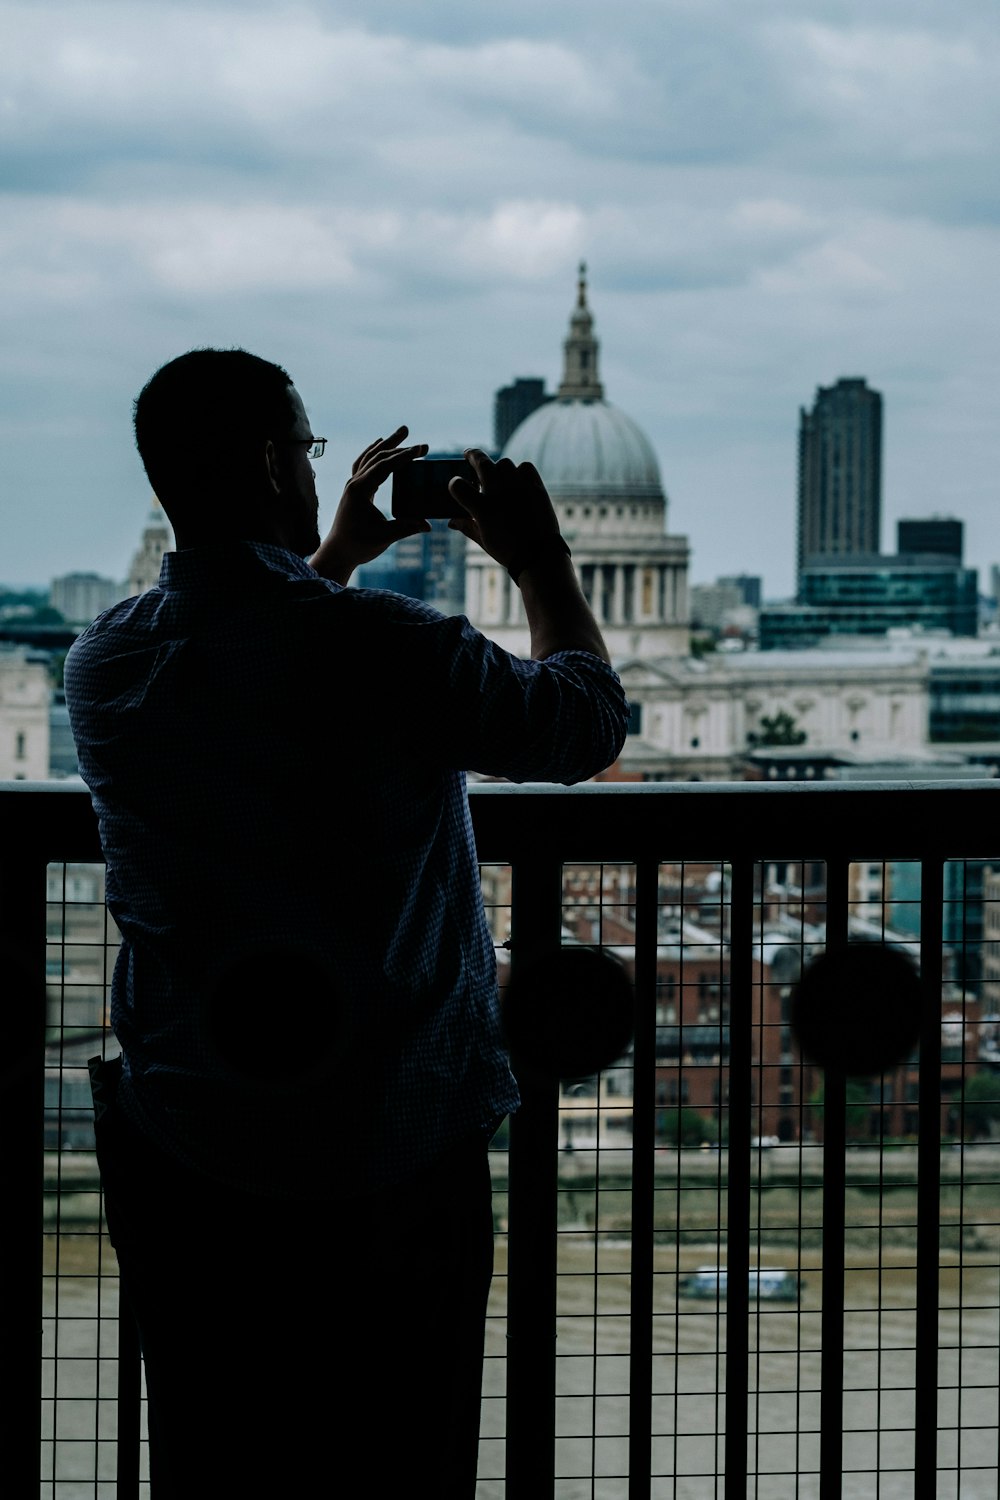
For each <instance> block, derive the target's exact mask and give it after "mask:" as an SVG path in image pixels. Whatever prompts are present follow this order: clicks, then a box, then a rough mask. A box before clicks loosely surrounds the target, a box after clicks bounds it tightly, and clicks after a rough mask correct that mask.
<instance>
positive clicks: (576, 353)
mask: <svg viewBox="0 0 1000 1500" xmlns="http://www.w3.org/2000/svg"><path fill="white" fill-rule="evenodd" d="M599 348H600V345H599V344H598V342H597V339H596V338H595V337H594V319H593V316H592V315H591V311H590V308H589V307H588V306H587V266H586V263H585V262H583V261H581V263H580V279H579V281H578V282H577V295H576V307H575V308H574V309H573V313H572V315H571V317H570V320H569V335H568V337H567V338H566V339H565V340H564V342H563V356H564V358H563V378H562V384H561V385H560V386H559V389H558V391H557V392H556V399H557V400H559V401H572V400H576V401H600V400H601V399H602V398H603V396H604V387H603V386H602V385H601V382H600V380H599V379H598V375H597V354H598V350H599Z"/></svg>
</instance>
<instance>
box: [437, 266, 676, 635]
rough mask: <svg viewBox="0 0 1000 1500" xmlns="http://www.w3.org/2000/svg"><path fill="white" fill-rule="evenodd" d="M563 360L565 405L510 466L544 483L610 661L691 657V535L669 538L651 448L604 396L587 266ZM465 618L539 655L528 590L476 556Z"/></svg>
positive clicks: (524, 430) (550, 408)
mask: <svg viewBox="0 0 1000 1500" xmlns="http://www.w3.org/2000/svg"><path fill="white" fill-rule="evenodd" d="M563 351H564V361H563V378H562V381H561V383H560V385H559V389H558V391H557V392H556V395H555V399H554V400H551V401H547V402H546V403H545V404H544V405H542V406H540V407H539V408H538V409H537V410H536V411H534V412H532V414H531V415H530V416H529V417H527V418H526V420H525V421H523V422H522V423H521V424H520V425H519V426H518V427H517V428H516V429H515V430H514V432H513V433H512V434H511V436H510V438H509V440H508V442H507V444H506V447H505V448H504V450H503V453H504V457H506V458H509V459H511V460H512V461H513V462H514V463H516V464H520V463H525V462H530V463H533V464H534V465H535V468H536V469H537V470H538V472H539V473H540V474H541V476H542V479H543V481H544V483H545V486H546V489H547V490H548V492H549V494H550V495H551V496H552V500H553V503H554V505H555V508H556V511H557V513H558V516H559V525H560V528H561V530H562V533H563V535H564V536H565V538H566V540H567V541H568V542H569V544H570V546H571V548H572V549H573V562H574V564H575V567H576V570H577V574H578V575H579V578H580V582H581V585H582V587H583V591H584V593H585V594H586V596H587V598H588V600H589V601H590V604H591V606H592V608H593V610H594V614H595V615H596V617H597V619H598V621H599V623H600V625H601V629H602V631H603V633H604V638H605V640H606V641H607V645H608V650H609V652H610V653H611V656H612V658H613V659H621V658H623V657H640V658H645V657H664V656H666V657H680V656H684V655H685V654H686V652H687V650H688V645H689V606H688V558H689V549H688V543H687V538H686V537H682V536H669V535H667V534H666V523H667V497H666V495H665V494H664V491H663V486H662V483H661V480H660V470H659V465H658V463H657V460H656V454H655V453H654V452H653V448H652V445H651V443H650V441H649V439H648V438H647V437H646V435H645V433H644V432H643V431H642V429H641V428H640V427H638V426H637V424H636V423H635V422H633V420H632V418H631V417H629V416H626V414H625V413H624V412H623V411H620V410H619V409H618V408H617V407H615V406H612V405H611V404H610V403H609V402H607V401H606V400H605V399H604V387H603V385H602V384H601V380H600V376H599V371H598V352H599V345H598V341H597V338H596V337H595V334H594V321H593V317H592V314H591V312H590V309H589V307H588V305H587V284H586V278H585V268H584V267H582V266H581V268H580V279H579V285H578V290H577V303H576V307H575V308H574V310H573V313H572V316H571V318H570V325H569V334H568V336H567V338H566V340H565V342H564V345H563ZM465 611H466V614H467V615H468V617H469V619H470V620H471V621H472V623H473V624H474V625H476V626H477V627H478V628H479V629H480V630H482V631H483V632H484V634H486V635H488V636H489V637H490V638H491V639H492V640H495V641H496V642H497V643H498V644H499V645H501V646H503V647H505V648H506V649H507V650H508V651H512V652H514V653H515V654H516V655H521V656H527V655H528V654H529V651H530V645H529V633H528V625H527V620H526V618H525V614H524V608H523V605H522V602H521V594H520V591H519V589H517V588H516V587H515V585H514V584H512V583H511V581H510V579H509V577H508V576H507V572H506V570H505V569H504V568H502V567H500V566H499V564H497V563H496V562H494V561H493V559H492V558H490V557H488V556H487V555H486V554H485V553H484V552H481V551H480V550H479V549H478V548H473V547H470V548H469V549H468V551H467V554H466V573H465Z"/></svg>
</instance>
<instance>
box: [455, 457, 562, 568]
mask: <svg viewBox="0 0 1000 1500" xmlns="http://www.w3.org/2000/svg"><path fill="white" fill-rule="evenodd" d="M465 456H466V458H467V459H468V462H469V465H470V467H471V469H472V471H473V473H474V474H475V476H476V478H477V479H478V481H479V485H478V487H477V486H476V485H474V484H472V483H471V482H470V481H469V480H467V479H453V480H452V481H451V483H450V485H449V486H448V488H449V490H450V492H451V494H452V496H453V498H454V499H456V500H457V501H458V503H459V504H460V505H461V506H462V507H463V509H465V510H466V511H467V512H468V515H467V516H460V517H458V518H457V519H456V520H453V521H449V523H448V524H449V526H451V527H452V528H453V529H454V530H455V531H461V532H463V533H464V535H465V536H467V537H469V538H470V540H471V541H473V542H477V543H478V544H479V546H480V547H482V549H483V551H484V552H488V553H489V555H490V557H492V558H493V559H494V560H495V561H496V562H498V563H500V565H501V567H504V568H509V567H510V566H511V565H512V564H513V565H514V566H523V565H524V564H525V563H526V562H528V561H529V560H530V559H531V557H532V555H533V554H534V553H535V552H536V551H537V552H538V553H543V552H547V551H550V550H551V551H555V550H558V549H556V548H553V546H552V544H553V543H554V542H555V541H556V539H557V538H558V537H559V521H558V518H557V516H556V513H555V509H554V507H553V504H552V501H551V500H550V499H549V496H548V491H547V490H546V488H545V486H544V484H543V483H542V481H541V477H540V476H539V473H538V470H537V469H536V468H535V466H534V464H528V463H525V464H518V465H517V467H516V468H515V467H514V465H513V463H512V462H511V460H510V459H509V458H501V459H500V460H499V461H498V462H497V463H494V462H493V460H492V459H491V458H489V457H488V456H487V455H486V454H485V453H483V452H482V451H481V450H480V449H479V448H469V449H467V450H466V454H465Z"/></svg>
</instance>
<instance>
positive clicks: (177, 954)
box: [66, 349, 626, 1500]
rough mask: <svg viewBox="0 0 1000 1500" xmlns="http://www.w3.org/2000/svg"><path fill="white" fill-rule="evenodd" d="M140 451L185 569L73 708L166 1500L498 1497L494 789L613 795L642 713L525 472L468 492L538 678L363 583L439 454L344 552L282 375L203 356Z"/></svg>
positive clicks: (369, 490) (464, 526) (104, 1125)
mask: <svg viewBox="0 0 1000 1500" xmlns="http://www.w3.org/2000/svg"><path fill="white" fill-rule="evenodd" d="M135 429H136V440H137V444H138V447H139V452H140V455H141V457H142V460H143V463H144V464H145V467H146V471H147V473H148V475H149V478H150V482H151V484H152V486H153V489H154V490H155V492H156V494H157V495H158V497H159V499H160V501H161V503H162V505H163V507H164V509H165V510H166V512H167V515H168V516H169V518H170V520H171V522H172V524H173V528H174V533H175V536H176V541H177V551H176V552H174V553H168V554H167V556H166V557H165V558H164V562H163V570H162V574H161V578H160V583H159V585H158V586H157V587H156V588H153V589H151V590H149V591H148V592H147V593H146V594H143V595H141V596H140V597H139V598H135V599H129V600H126V601H124V602H123V603H121V604H118V605H116V606H115V607H114V608H113V609H111V610H109V611H107V612H106V613H105V614H104V615H102V616H101V617H100V618H99V619H98V620H97V621H95V623H94V624H93V625H92V626H91V627H90V629H89V630H87V631H86V632H85V633H84V634H83V635H82V636H81V637H80V639H79V641H78V642H77V643H76V645H75V646H74V648H73V650H72V651H71V653H70V656H69V658H68V660H67V663H66V696H67V702H68V704H69V708H70V714H71V719H72V724H73V731H74V734H75V737H76V741H77V748H78V752H79V757H80V767H81V770H82V772H83V775H84V777H85V778H86V780H87V782H88V784H89V786H90V788H91V792H92V795H93V800H94V806H95V808H96V811H97V814H98V818H99V821H100V828H101V837H102V842H103V847H104V853H105V857H106V859H107V866H108V873H107V892H108V905H109V908H110V910H111V912H112V914H113V916H114V918H115V920H116V922H117V923H118V926H119V928H120V929H121V933H122V948H121V953H120V957H119V960H118V963H117V966H116V969H115V975H114V982H113V989H112V1022H113V1025H114V1029H115V1032H116V1034H117V1036H118V1038H119V1041H120V1043H121V1047H122V1059H123V1061H122V1073H121V1079H120V1083H119V1085H118V1090H117V1096H116V1097H115V1100H114V1103H113V1105H112V1107H111V1108H110V1110H108V1112H107V1113H106V1114H104V1115H103V1117H102V1119H101V1121H100V1123H99V1125H98V1149H99V1155H100V1158H101V1169H102V1175H103V1179H104V1184H105V1192H106V1201H107V1212H108V1220H109V1225H110V1228H111V1233H112V1238H113V1240H114V1242H115V1246H116V1249H117V1252H118V1257H119V1263H120V1268H121V1275H122V1282H123V1286H124V1288H125V1291H126V1293H127V1295H128V1298H129V1300H130V1302H131V1304H132V1306H133V1308H134V1310H135V1314H136V1318H137V1322H138V1326H139V1331H140V1339H141V1342H142V1347H143V1354H144V1360H145V1369H146V1382H147V1390H148V1396H149V1430H150V1450H151V1471H152V1479H153V1495H154V1500H165V1497H169V1496H185V1497H190V1496H192V1495H199V1494H206V1495H208V1494H211V1495H213V1496H215V1495H222V1494H232V1495H234V1496H235V1495H240V1496H243V1495H267V1496H276V1495H303V1496H305V1495H313V1494H318V1493H321V1492H322V1493H327V1492H329V1493H336V1492H338V1490H339V1487H340V1485H341V1484H343V1486H344V1488H345V1492H350V1493H357V1492H360V1491H367V1492H368V1493H372V1494H385V1495H389V1494H396V1493H399V1494H403V1493H407V1492H419V1493H426V1494H434V1495H435V1496H451V1495H455V1496H459V1495H462V1496H471V1495H472V1494H473V1493H474V1490H475V1473H476V1448H477V1437H478V1420H479V1395H480V1382H481V1373H482V1350H483V1330H484V1316H485V1306H486V1296H487V1292H488V1288H489V1281H490V1275H491V1271H492V1216H491V1204H490V1184H489V1175H488V1168H487V1155H486V1152H487V1145H488V1142H489V1140H490V1137H491V1135H492V1134H493V1132H494V1131H495V1129H496V1127H497V1125H498V1123H499V1122H500V1120H501V1119H502V1118H503V1116H504V1115H505V1114H507V1113H508V1112H509V1111H510V1110H512V1109H514V1108H516V1106H517V1102H518V1099H517V1091H516V1087H515V1084H514V1081H513V1079H512V1077H511V1074H510V1071H509V1068H508V1064H507V1059H506V1055H505V1052H504V1049H503V1046H502V1043H501V1039H500V1035H499V1027H498V1015H497V996H496V970H495V961H494V952H493V945H492V940H491V938H490V935H489V932H488V930H487V926H486V922H485V917H484V912H483V906H482V899H481V894H480V890H479V883H478V870H477V865H476V855H475V849H474V846H473V842H472V836H471V830H470V823H469V815H468V805H467V800H466V794H465V778H464V772H465V771H466V770H475V771H479V772H485V773H489V774H492V775H496V776H502V777H507V778H510V779H511V780H515V781H520V780H538V779H546V780H558V781H564V782H573V781H576V780H579V779H582V778H585V777H588V776H591V775H594V774H596V773H597V772H599V771H600V770H602V769H603V768H604V767H605V766H607V765H608V764H609V763H610V762H611V761H613V760H614V758H615V756H616V755H617V754H618V751H619V749H620V747H621V743H622V741H623V738H624V734H625V725H626V706H625V703H624V698H623V695H622V691H621V686H620V684H619V682H618V679H617V678H616V676H615V674H614V673H613V671H612V670H611V668H610V666H609V665H608V660H607V653H606V651H605V648H604V643H603V641H602V639H601V635H600V632H599V630H598V628H597V626H596V624H595V623H594V619H593V616H592V615H591V613H590V610H589V609H588V607H587V605H586V603H585V601H584V599H583V596H582V594H581V592H580V589H579V586H578V584H577V581H576V577H575V574H574V572H573V568H572V564H571V563H570V560H569V557H568V549H567V548H566V546H565V543H564V542H563V541H562V538H561V537H560V535H559V528H558V523H557V521H556V517H555V513H554V511H553V508H552V506H551V503H550V501H549V499H548V496H547V495H546V493H545V491H544V488H543V487H542V484H541V482H540V480H539V478H538V476H537V474H536V473H535V471H534V470H533V469H532V468H531V467H530V465H522V466H521V468H519V469H517V470H515V469H514V467H513V466H512V465H511V464H510V463H508V462H500V463H498V464H493V463H491V462H490V460H489V459H488V458H487V457H486V456H485V455H484V454H481V453H472V454H471V455H470V462H471V464H472V466H473V469H474V471H475V473H476V475H477V477H478V481H479V482H478V485H475V484H472V483H466V482H460V481H454V482H453V488H454V493H455V495H456V497H457V498H460V499H461V502H462V504H463V506H464V507H465V508H466V510H467V516H466V518H465V519H464V520H463V521H461V522H459V523H456V524H457V525H458V526H459V529H461V530H463V531H464V532H465V533H466V535H467V536H468V537H470V538H471V539H472V540H473V541H475V542H477V543H478V544H479V545H480V546H482V547H484V548H485V549H486V551H487V552H489V553H490V554H491V555H492V556H493V557H494V558H495V559H496V560H497V561H498V562H499V563H501V564H502V565H504V566H506V567H508V568H509V569H510V571H511V574H512V576H515V575H516V579H517V582H518V583H519V585H520V588H521V591H522V595H523V598H524V604H525V610H526V613H527V617H528V622H529V626H530V630H531V640H532V653H533V655H532V659H531V660H519V659H516V658H514V657H511V656H509V655H508V654H507V653H505V652H504V651H502V650H500V649H499V648H498V647H497V646H495V645H493V644H492V643H491V642H489V641H487V640H486V639H485V638H484V637H483V636H482V635H480V634H479V633H478V632H477V631H475V630H474V629H473V628H472V627H471V626H470V624H469V622H468V621H467V620H466V619H464V618H462V617H459V618H454V619H447V618H445V617H443V616H441V615H439V614H438V613H437V612H436V611H434V610H432V609H430V608H428V607H427V606H425V605H423V604H421V603H418V602H416V601H414V600H411V599H405V598H402V597H400V596H399V595H396V594H391V593H386V592H382V591H376V590H364V589H360V590H356V589H347V588H346V587H345V585H346V584H347V582H348V580H349V578H350V576H351V574H352V572H353V570H354V568H355V567H356V566H357V565H358V564H359V563H362V562H365V561H368V560H369V559H371V558H373V557H376V556H378V555H379V554H380V553H381V552H382V551H384V550H385V548H386V547H387V546H388V545H389V544H390V543H391V542H393V541H395V540H397V539H398V538H399V537H401V536H404V535H406V534H409V533H410V532H413V531H416V530H420V529H422V528H423V529H425V528H426V523H423V522H420V521H416V522H410V523H403V522H399V521H390V520H389V519H387V518H386V517H385V516H383V515H382V514H381V512H380V511H378V510H377V509H376V507H375V506H374V504H373V499H374V496H375V492H376V490H377V489H378V487H379V485H380V484H381V483H382V482H383V481H384V480H385V479H386V478H387V477H388V476H389V475H390V474H391V473H392V472H393V470H394V469H396V468H398V467H399V466H400V465H403V464H408V463H411V462H412V461H413V460H414V459H415V458H417V457H419V456H420V455H422V454H423V453H424V452H426V448H425V446H424V445H417V446H415V447H401V446H400V444H401V443H402V440H403V439H404V437H405V436H406V429H405V428H399V429H398V430H397V431H396V432H394V433H393V434H392V435H391V436H389V437H387V438H384V439H379V440H378V441H376V442H374V443H372V444H371V446H370V447H369V448H368V449H366V451H365V452H364V453H363V454H362V455H361V457H360V458H359V459H358V460H357V462H356V463H355V465H354V469H353V472H352V476H351V478H350V480H349V482H348V484H347V487H346V489H345V491H344V495H343V498H342V499H341V502H340V505H339V507H338V509H337V513H336V516H335V518H334V521H333V525H332V527H331V529H330V531H329V534H328V535H327V536H326V538H325V540H323V541H322V542H321V540H320V536H319V532H318V529H317V512H318V507H317V499H316V489H315V483H314V473H313V468H312V462H311V459H312V458H314V457H317V456H318V455H319V453H320V452H321V451H322V443H323V440H322V439H317V438H315V437H314V435H313V432H312V429H311V427H310V424H309V419H308V417H307V415H306V412H305V409H304V407H303V404H302V401H301V399H300V397H299V395H298V393H297V391H296V390H295V388H294V386H293V385H292V384H291V381H290V379H289V377H288V375H287V374H286V372H285V371H284V370H282V369H280V368H279V367H278V366H276V365H272V364H269V363H268V362H267V361H264V360H261V359H258V358H256V357H255V356H253V355H250V354H247V353H245V352H244V351H241V350H229V351H219V350H207V349H206V350H196V351H193V352H191V353H190V354H186V355H183V356H182V357H181V358H179V359H177V360H174V361H172V362H171V363H170V364H167V365H165V366H164V367H163V368H162V369H161V370H160V371H158V372H157V374H156V375H154V376H153V377H152V379H151V380H150V381H149V383H148V385H147V386H146V387H145V389H144V390H143V391H142V393H141V394H140V396H139V397H138V400H137V401H136V406H135ZM307 556H308V557H309V558H310V560H309V561H308V562H307V561H304V560H303V558H304V557H307ZM320 1486H322V1489H321V1488H320Z"/></svg>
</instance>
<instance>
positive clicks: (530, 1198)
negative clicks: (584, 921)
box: [506, 854, 562, 1500]
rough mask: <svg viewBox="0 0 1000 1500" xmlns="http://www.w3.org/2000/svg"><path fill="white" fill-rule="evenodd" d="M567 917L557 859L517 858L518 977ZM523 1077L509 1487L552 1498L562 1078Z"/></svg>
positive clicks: (515, 1135) (510, 1275)
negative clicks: (524, 964)
mask: <svg viewBox="0 0 1000 1500" xmlns="http://www.w3.org/2000/svg"><path fill="white" fill-rule="evenodd" d="M561 921H562V864H561V862H560V861H559V859H558V858H552V857H546V856H545V855H544V854H537V855H532V856H531V857H530V858H527V859H524V858H522V859H521V860H519V861H517V862H516V863H515V864H514V867H513V871H512V876H511V918H510V926H511V939H510V954H511V977H512V978H513V977H514V976H515V975H516V974H517V967H518V964H519V963H521V962H523V961H524V957H525V955H526V954H527V955H530V953H531V950H532V949H533V948H534V947H535V946H536V945H539V944H545V943H558V941H559V937H560V931H561ZM515 1067H516V1059H515ZM518 1082H519V1084H520V1087H521V1101H522V1102H521V1107H520V1109H519V1110H518V1111H517V1113H516V1114H515V1115H514V1116H513V1118H512V1119H511V1124H510V1156H509V1162H508V1198H507V1216H508V1241H507V1442H506V1494H507V1497H508V1500H545V1496H551V1495H552V1494H553V1492H554V1489H555V1448H556V1437H555V1421H556V1415H555V1414H556V1360H555V1355H556V1248H557V1242H556V1231H557V1225H558V1202H559V1198H558V1194H559V1085H558V1083H557V1082H555V1081H551V1082H550V1081H549V1080H547V1079H541V1078H538V1077H536V1076H534V1075H530V1076H529V1075H528V1074H525V1076H524V1077H520V1078H519V1079H518Z"/></svg>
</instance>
